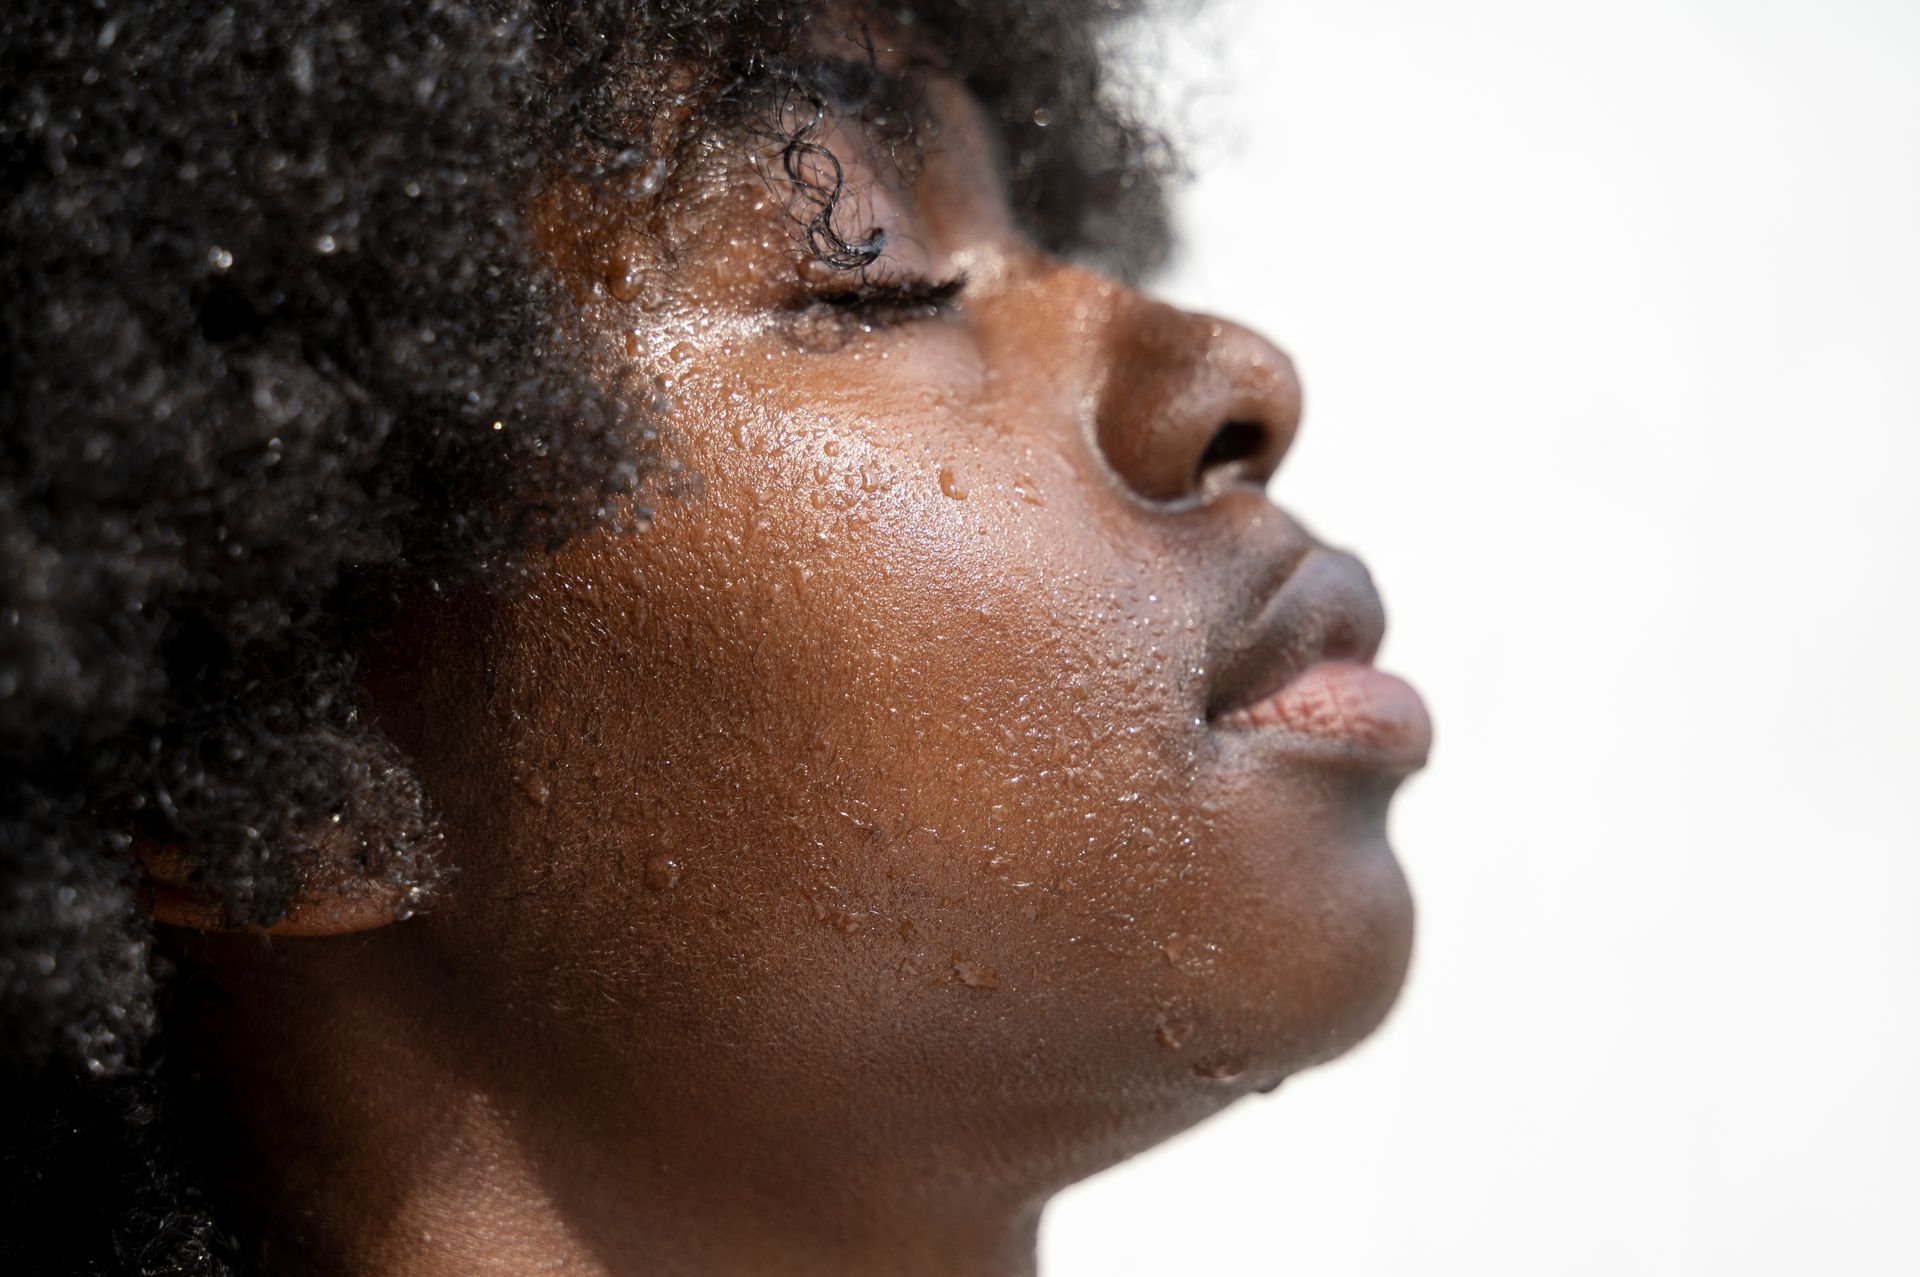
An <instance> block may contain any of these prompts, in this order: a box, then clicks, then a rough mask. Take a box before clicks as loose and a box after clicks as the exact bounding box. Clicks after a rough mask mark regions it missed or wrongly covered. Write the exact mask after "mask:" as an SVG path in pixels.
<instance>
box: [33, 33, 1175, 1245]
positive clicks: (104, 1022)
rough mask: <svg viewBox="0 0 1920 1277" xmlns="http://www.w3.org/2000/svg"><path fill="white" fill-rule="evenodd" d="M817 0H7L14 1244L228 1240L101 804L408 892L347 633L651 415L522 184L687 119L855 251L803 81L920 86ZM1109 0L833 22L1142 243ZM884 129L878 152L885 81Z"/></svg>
mask: <svg viewBox="0 0 1920 1277" xmlns="http://www.w3.org/2000/svg"><path fill="white" fill-rule="evenodd" d="M827 7H829V6H824V5H811V6H809V5H804V4H794V3H792V2H791V0H706V2H704V3H702V2H696V0H652V2H649V0H624V2H613V0H583V2H581V3H573V4H566V3H558V2H542V0H476V2H472V3H434V4H425V5H415V4H407V3H401V2H400V0H359V2H353V3H349V2H346V0H230V2H228V3H223V4H220V5H206V4H199V3H192V2H189V0H180V2H179V3H164V4H162V3H146V4H120V3H115V2H114V0H94V2H93V3H91V4H85V5H82V4H75V3H70V2H67V0H17V2H15V3H11V4H9V5H8V6H7V7H6V10H5V12H4V14H0V172H3V173H4V176H5V181H4V185H0V326H4V330H5V332H4V342H0V1017H3V1020H4V1023H3V1025H0V1070H4V1074H3V1075H4V1077H5V1078H6V1085H7V1088H8V1092H9V1095H8V1100H7V1104H6V1114H5V1116H4V1118H0V1193H4V1199H5V1202H6V1206H5V1212H6V1213H5V1217H4V1219H0V1259H5V1260H7V1261H8V1264H9V1267H10V1268H11V1270H12V1271H32V1272H47V1273H54V1272H98V1273H122V1272H126V1273H143V1274H188V1273H192V1274H214V1273H232V1272H241V1271H247V1270H248V1269H249V1267H250V1261H249V1252H248V1248H247V1245H246V1242H245V1239H244V1238H239V1237H236V1236H234V1235H233V1234H232V1233H231V1232H230V1231H228V1226H227V1224H226V1223H225V1221H224V1217H223V1215H222V1212H221V1207H220V1203H219V1201H218V1198H217V1195H215V1194H213V1193H212V1192H211V1191H210V1190H209V1189H208V1187H207V1186H206V1184H205V1182H204V1181H203V1179H202V1177H201V1176H200V1174H199V1172H198V1170H197V1167H198V1165H199V1163H200V1156H199V1152H198V1150H197V1149H196V1147H195V1145H194V1142H193V1139H192V1135H191V1132H190V1131H189V1130H188V1129H186V1124H185V1123H182V1122H179V1121H177V1120H176V1121H170V1120H169V1116H168V1115H169V1106H168V1102H167V1099H168V1076H169V1075H168V1071H167V1066H166V1061H167V1053H166V1050H165V1046H166V1040H165V1035H164V1033H163V1032H162V1031H161V1022H162V1020H163V1018H164V1017H163V1016H162V1014H161V1012H160V1010H159V1007H160V1005H161V1001H162V997H161V995H162V994H163V992H164V988H165V979H166V973H165V971H164V970H162V969H161V968H162V965H163V964H162V963H161V962H160V960H159V959H158V958H157V957H156V954H155V950H154V946H153V944H152V937H151V933H150V923H149V922H148V921H147V919H146V917H145V915H144V914H143V913H142V911H141V909H140V908H139V906H138V901H137V898H136V893H137V883H138V875H137V872H136V868H135V855H134V853H135V849H136V847H138V846H140V845H143V844H146V843H162V844H167V845H172V846H179V847H185V848H188V849H190V852H191V855H192V858H193V863H194V865H195V874H194V883H195V886H196V889H197V890H198V892H199V893H200V894H201V895H203V896H204V897H205V898H206V899H207V900H208V901H210V902H212V903H213V904H215V905H216V906H217V907H218V908H219V909H220V910H221V911H222V912H223V914H224V915H225V917H226V918H227V919H228V920H229V921H230V922H231V923H233V924H235V925H266V924H270V923H272V922H274V921H275V920H277V919H278V918H279V917H281V916H282V915H283V914H284V912H285V911H286V909H287V906H288V902H289V900H290V899H291V898H292V896H293V893H294V892H295V891H296V890H297V889H298V887H299V885H300V883H301V882H302V881H303V878H304V877H305V876H306V875H309V874H311V873H312V872H313V871H314V864H313V862H314V858H315V857H316V856H317V855H318V854H320V853H318V852H317V851H316V850H315V848H316V846H317V845H318V844H320V843H326V844H328V845H330V846H332V847H334V848H336V850H335V851H334V852H333V853H331V854H334V855H336V856H337V857H339V858H340V859H341V863H342V864H343V865H344V866H345V867H346V868H347V869H348V870H349V871H350V872H352V873H354V874H356V875H359V876H361V877H363V878H368V879H374V880H378V881H380V882H383V883H386V884H390V885H391V886H392V887H393V888H394V889H395V890H397V891H398V892H400V893H402V894H403V895H404V896H405V897H406V898H409V899H412V900H416V901H419V902H430V900H431V894H432V890H433V887H434V884H435V882H436V880H437V878H438V876H439V874H440V872H441V870H440V868H439V864H438V857H437V855H436V851H437V840H438V836H439V835H438V832H437V827H436V823H435V818H434V813H433V809H432V806H431V804H430V802H429V800H428V797H427V795H426V794H425V793H424V792H423V790H422V787H421V785H420V783H419V782H418V780H417V779H416V778H415V777H414V775H413V774H412V773H411V772H410V770H409V769H408V766H407V762H406V760H405V759H404V758H403V757H402V756H401V755H400V754H399V752H398V751H397V750H396V749H394V748H393V747H392V746H391V745H390V744H389V743H388V742H387V741H386V740H385V739H383V738H382V736H381V735H380V733H379V732H378V730H377V729H376V728H375V726H374V725H373V724H371V723H370V722H369V721H368V719H367V716H366V715H365V713H364V712H363V710H362V704H361V697H360V695H359V693H358V690H357V688H356V684H355V675H354V651H355V644H356V641H357V637H358V636H359V635H360V634H361V633H362V632H363V631H364V629H365V627H366V625H367V623H368V617H369V616H370V615H371V614H373V613H375V612H377V611H378V609H379V608H380V607H381V606H383V603H384V602H385V601H390V600H393V599H396V598H403V597H406V596H408V595H417V594H418V592H420V591H429V592H438V591H445V590H451V589H455V588H479V589H495V590H505V589H511V588H512V582H513V580H514V574H515V571H516V567H517V565H518V564H519V563H520V562H521V560H522V557H523V556H525V555H527V554H528V553H538V552H540V551H542V550H545V549H548V548H551V547H553V546H556V545H558V544H559V543H561V542H563V541H564V540H565V539H566V538H568V537H569V536H572V535H574V534H576V533H578V532H580V531H582V530H583V529H586V528H588V527H591V526H595V525H600V524H605V523H608V522H610V521H617V520H618V518H619V517H620V516H619V514H618V512H619V511H620V510H622V509H628V510H631V509H632V508H633V502H634V500H635V499H636V494H639V495H640V496H644V493H645V489H646V486H647V483H648V481H649V479H650V477H654V476H655V471H656V469H657V467H656V464H655V460H654V453H653V449H652V446H651V444H652V440H653V439H654V438H655V432H656V431H657V430H661V429H666V428H667V427H666V426H664V425H662V424H660V423H656V422H654V421H651V420H649V418H648V416H647V408H646V406H645V405H644V404H635V403H633V402H629V400H628V398H627V397H626V396H623V395H622V394H621V393H619V389H618V387H609V386H607V385H605V384H603V382H601V381H599V380H596V378H595V377H594V376H593V375H591V373H590V370H589V368H588V367H587V365H586V363H585V360H584V357H583V356H582V354H581V353H580V352H581V351H582V350H584V349H585V348H586V346H587V342H586V341H585V340H583V334H582V332H581V320H580V319H579V317H578V315H577V313H576V310H577V308H576V307H575V306H573V305H570V304H569V300H568V299H569V296H570V294H569V293H568V292H567V290H566V289H565V288H563V287H561V286H560V284H559V282H558V280H557V278H556V274H555V268H554V266H553V265H552V263H551V262H549V261H548V260H547V259H546V258H545V257H544V256H543V254H542V253H541V252H540V251H539V250H538V248H537V247H536V245H535V244H534V243H533V241H532V239H531V237H530V233H529V227H528V224H527V222H526V220H525V217H524V210H525V209H526V208H527V206H528V201H529V199H530V197H531V195H532V194H533V193H535V192H537V191H538V190H540V189H541V188H542V185H543V183H550V182H552V181H554V180H555V179H556V175H562V174H564V175H566V176H568V177H577V178H583V179H585V180H586V181H588V182H590V183H591V184H592V186H593V189H594V190H595V191H596V192H597V193H598V198H601V199H602V200H605V201H612V202H614V203H616V204H618V203H620V202H625V203H626V204H628V205H630V206H632V207H633V208H635V209H639V208H642V207H644V206H646V205H648V204H649V203H656V204H657V203H660V202H663V201H664V202H667V203H670V202H671V201H672V199H673V198H675V191H676V186H675V177H676V175H679V174H681V173H683V172H685V171H687V169H688V166H689V163H690V161H691V160H692V159H693V158H694V157H696V156H698V155H701V154H711V153H712V152H713V151H714V149H715V148H725V147H728V146H755V147H765V146H767V145H768V144H771V145H773V146H774V147H775V148H776V150H777V151H778V152H779V153H780V154H781V156H782V157H783V158H784V159H785V160H786V162H787V163H788V166H789V171H790V172H803V173H807V174H812V175H820V174H825V175H826V176H825V177H824V178H820V179H819V180H815V181H812V182H811V183H810V184H807V185H805V186H803V187H801V188H800V195H799V196H798V197H797V203H796V206H795V207H794V208H793V209H792V210H791V211H792V212H793V213H794V225H795V233H796V245H797V251H799V252H801V253H804V254H809V255H812V256H815V257H817V258H820V259H821V260H824V261H826V262H827V263H828V264H830V265H831V266H833V267H835V268H837V269H843V270H858V269H860V268H861V267H862V266H863V265H864V264H865V261H866V260H867V259H869V258H870V256H871V253H872V252H873V251H874V245H873V244H872V243H871V242H870V241H869V240H867V239H864V238H862V237H861V236H860V234H859V233H858V228H851V229H852V231H853V233H851V234H849V233H848V228H843V227H841V226H840V225H839V224H838V222H837V221H836V218H835V216H834V214H835V212H836V209H837V207H838V206H839V203H840V199H841V195H842V193H843V192H842V189H841V182H840V178H839V176H838V175H839V172H840V170H839V167H838V165H837V163H835V162H832V157H831V155H830V154H829V153H828V152H826V150H825V148H824V147H823V145H822V143H821V141H820V138H821V136H822V133H823V131H822V129H821V128H820V124H821V123H822V121H823V120H824V119H825V118H826V116H827V113H828V112H830V111H836V110H856V111H857V110H867V109H868V108H870V107H872V108H875V109H873V110H871V111H870V115H871V117H872V118H873V120H875V121H879V120H881V119H882V117H883V116H884V117H886V118H892V119H895V120H898V119H900V118H905V117H910V116H911V114H912V113H911V112H910V111H908V112H904V113H903V112H894V113H892V115H891V116H888V115H887V113H886V112H885V111H883V110H880V109H878V108H880V107H884V106H885V105H886V103H884V102H879V101H878V99H877V98H876V97H875V95H876V93H877V92H878V90H877V88H876V87H875V86H877V85H878V84H880V82H881V78H880V77H875V76H872V75H869V74H863V72H862V68H863V65H870V59H871V55H872V47H871V45H870V44H866V45H861V44H860V42H859V41H857V40H856V41H855V42H854V49H853V56H851V58H850V59H848V58H840V59H834V60H832V61H830V62H829V63H828V64H826V65H824V66H823V65H822V64H821V63H820V62H819V60H818V59H811V60H810V59H808V58H806V57H803V56H801V52H802V51H803V50H804V49H805V48H806V40H807V28H808V25H809V22H810V20H814V19H813V15H814V14H815V12H816V11H818V10H821V9H824V8H827ZM832 7H834V8H835V9H836V10H838V9H841V8H843V6H832ZM1135 7H1136V6H1134V5H1133V4H1131V3H1128V4H1120V3H1117V2H1116V0H1051V2H1045V0H1025V2H1020V0H923V2H920V3H914V4H908V5H891V4H889V5H884V6H883V5H878V4H873V5H869V6H866V7H865V9H864V15H863V12H862V7H861V6H853V7H852V9H851V16H852V17H853V19H854V21H853V24H852V27H853V29H854V30H856V31H859V30H869V29H871V28H870V27H867V26H865V25H863V16H864V17H865V18H872V17H876V16H881V15H883V14H884V16H885V17H886V18H887V19H888V20H890V21H898V22H900V23H904V24H906V26H907V27H909V28H910V29H911V30H913V31H914V32H915V33H916V43H917V44H919V45H921V46H923V47H924V48H926V49H928V50H931V51H933V53H934V54H935V55H936V56H937V57H938V59H939V61H940V64H941V65H942V67H943V69H945V70H947V71H949V72H951V73H953V74H955V75H957V76H958V77H960V78H961V79H962V80H963V81H964V82H965V83H967V84H968V85H969V86H970V87H971V89H972V90H973V92H974V93H975V94H976V95H977V96H978V97H979V98H980V100H981V101H982V102H983V104H985V106H986V107H987V109H988V111H989V114H990V116H991V118H993V119H995V120H997V121H998V122H999V129H1000V141H1001V145H1002V149H1003V153H1004V155H1005V156H1006V159H1007V170H1008V178H1009V183H1010V190H1011V193H1012V198H1013V201H1014V205H1015V212H1016V215H1017V216H1018V217H1019V218H1020V219H1021V220H1022V222H1023V224H1024V226H1025V227H1026V230H1027V232H1028V233H1029V235H1031V236H1032V238H1033V239H1034V240H1035V241H1036V242H1037V243H1038V244H1039V245H1040V246H1042V247H1044V248H1046V249H1048V250H1050V251H1053V252H1056V253H1060V254H1063V255H1067V256H1072V257H1075V258H1079V259H1081V260H1084V261H1088V262H1090V263H1092V264H1094V265H1097V266H1099V267H1101V268H1104V269H1106V270H1109V271H1111V272H1115V273H1119V274H1123V275H1135V274H1139V273H1141V272H1142V271H1145V270H1147V269H1150V268H1151V267H1153V266H1154V265H1155V264H1157V262H1158V261H1159V260H1160V258H1161V256H1162V255H1163V254H1164V252H1165V248H1166V241H1167V237H1166V216H1165V203H1164V191H1165V186H1166V182H1167V179H1168V178H1169V177H1170V176H1171V175H1172V174H1173V172H1174V165H1173V163H1172V161H1171V159H1170V157H1169V154H1168V150H1167V148H1166V146H1165V144H1164V142H1163V141H1162V140H1161V139H1160V137H1159V136H1158V135H1157V134H1156V133H1155V132H1154V131H1153V130H1151V129H1150V128H1147V127H1145V126H1143V125H1142V123H1141V122H1140V121H1139V120H1137V119H1135V118H1133V116H1132V115H1131V114H1130V113H1129V111H1128V109H1127V107H1126V105H1125V103H1124V102H1123V101H1122V99H1121V97H1120V96H1119V95H1116V94H1115V93H1114V92H1112V85H1111V69H1110V67H1109V66H1108V64H1107V62H1106V61H1105V60H1104V58H1103V56H1102V48H1103V45H1102V41H1103V38H1104V35H1105V33H1106V31H1107V30H1108V28H1109V25H1110V24H1111V22H1112V21H1113V20H1115V19H1116V18H1117V17H1120V16H1124V13H1125V12H1126V11H1130V10H1132V9H1133V8H1135ZM846 16H848V14H847V13H839V14H838V15H837V17H838V18H845V17H846ZM1016 51H1017V52H1016ZM862 53H864V54H865V55H866V59H867V62H866V63H863V59H862V57H861V56H860V55H861V54H862ZM1050 118H1051V119H1052V120H1058V121H1068V120H1071V121H1073V122H1074V123H1073V127H1072V128H1070V129H1069V128H1066V127H1062V126H1060V125H1054V126H1053V127H1048V122H1049V119H1050ZM888 143H889V145H890V146H893V147H895V148H896V149H897V151H898V153H899V154H900V155H901V156H902V157H903V163H910V162H911V157H912V154H913V148H914V146H915V144H916V139H915V137H914V135H913V129H912V128H911V127H910V126H900V127H899V129H898V132H897V134H889V135H888ZM327 830H337V831H345V832H344V834H343V836H340V837H332V838H317V837H316V831H327ZM340 848H344V850H341V849H340ZM338 867H339V866H336V869H338Z"/></svg>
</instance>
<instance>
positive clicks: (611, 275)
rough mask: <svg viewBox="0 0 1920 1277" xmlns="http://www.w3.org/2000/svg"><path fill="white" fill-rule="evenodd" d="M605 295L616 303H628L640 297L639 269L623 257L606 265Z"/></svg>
mask: <svg viewBox="0 0 1920 1277" xmlns="http://www.w3.org/2000/svg"><path fill="white" fill-rule="evenodd" d="M606 282H607V295H608V296H610V297H612V298H613V300H615V301H617V302H630V301H634V300H636V299H637V298H638V297H639V296H640V269H639V267H638V266H637V265H635V264H634V263H633V262H630V261H628V260H627V259H626V258H624V257H616V258H614V259H613V261H612V262H610V263H608V265H607V281H606Z"/></svg>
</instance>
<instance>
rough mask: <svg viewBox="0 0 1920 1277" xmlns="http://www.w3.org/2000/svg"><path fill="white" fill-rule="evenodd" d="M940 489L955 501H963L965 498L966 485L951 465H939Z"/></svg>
mask: <svg viewBox="0 0 1920 1277" xmlns="http://www.w3.org/2000/svg"><path fill="white" fill-rule="evenodd" d="M940 491H942V492H944V493H945V494H946V495H948V496H950V497H952V498H953V499H954V500H955V501H965V500H966V499H967V485H966V484H965V483H964V482H962V481H961V479H960V476H959V475H958V474H957V473H956V472H955V470H954V468H953V467H952V466H941V467H940Z"/></svg>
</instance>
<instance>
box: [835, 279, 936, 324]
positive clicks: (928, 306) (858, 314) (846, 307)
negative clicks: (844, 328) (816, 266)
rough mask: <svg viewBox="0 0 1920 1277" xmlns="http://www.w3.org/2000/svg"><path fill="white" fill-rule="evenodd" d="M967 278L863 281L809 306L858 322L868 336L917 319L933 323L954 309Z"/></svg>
mask: <svg viewBox="0 0 1920 1277" xmlns="http://www.w3.org/2000/svg"><path fill="white" fill-rule="evenodd" d="M966 286H967V277H966V276H965V275H955V276H953V277H952V278H951V279H944V280H936V279H930V278H927V277H925V276H917V275H909V276H903V277H900V278H896V279H877V280H876V279H863V280H861V281H859V282H858V283H857V284H855V285H853V286H852V287H850V288H843V289H840V290H838V291H835V292H829V293H820V294H816V295H815V296H814V297H813V298H811V299H810V300H809V302H808V305H809V306H815V307H820V308H822V309H823V310H824V311H826V312H828V313H838V314H843V315H847V316H849V317H852V318H855V319H857V320H858V321H859V324H860V327H861V328H862V329H864V330H866V331H868V332H873V331H877V330H879V329H883V328H890V327H892V326H893V325H895V324H898V323H904V322H907V321H910V320H915V319H932V318H934V317H935V316H938V315H941V314H944V313H945V312H947V311H950V310H952V309H953V304H954V301H955V299H956V298H958V297H959V296H960V291H961V290H962V289H963V288H965V287H966Z"/></svg>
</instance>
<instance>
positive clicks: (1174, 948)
mask: <svg viewBox="0 0 1920 1277" xmlns="http://www.w3.org/2000/svg"><path fill="white" fill-rule="evenodd" d="M1192 948H1193V937H1192V936H1182V935H1173V936H1168V937H1167V942H1166V943H1165V944H1163V945H1161V946H1160V952H1161V953H1163V954H1165V955H1166V958H1167V965H1168V966H1172V967H1177V966H1179V965H1180V964H1181V963H1182V962H1185V961H1186V959H1187V954H1188V952H1189V951H1191V950H1192Z"/></svg>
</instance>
